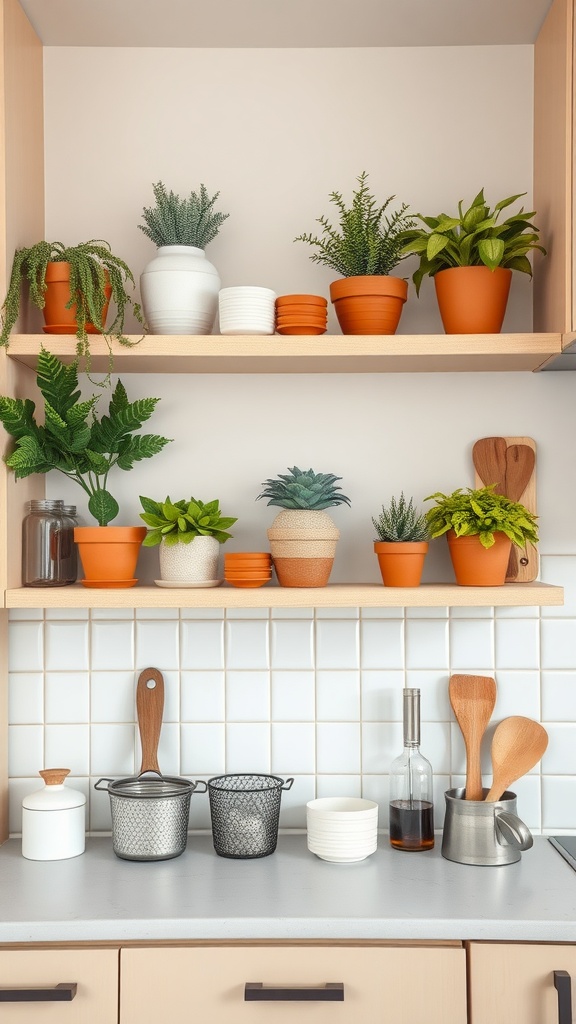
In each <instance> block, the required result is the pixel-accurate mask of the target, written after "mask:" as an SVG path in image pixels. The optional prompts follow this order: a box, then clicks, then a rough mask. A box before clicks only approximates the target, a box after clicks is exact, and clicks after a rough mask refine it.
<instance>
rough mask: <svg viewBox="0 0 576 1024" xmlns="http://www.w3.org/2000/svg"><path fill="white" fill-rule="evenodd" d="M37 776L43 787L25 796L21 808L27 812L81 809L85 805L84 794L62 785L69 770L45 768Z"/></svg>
mask: <svg viewBox="0 0 576 1024" xmlns="http://www.w3.org/2000/svg"><path fill="white" fill-rule="evenodd" d="M39 774H40V775H41V776H42V778H43V779H44V782H45V785H44V786H43V787H42V789H37V790H35V791H34V793H29V794H28V796H25V797H24V799H23V800H22V807H24V808H26V809H27V810H29V811H61V810H65V809H66V808H68V807H83V806H84V804H85V803H86V797H85V796H84V793H81V792H80V791H79V790H77V789H70V788H69V787H68V786H65V785H64V779H65V778H66V776H67V775H69V774H70V769H69V768H46V769H45V770H44V771H42V772H39Z"/></svg>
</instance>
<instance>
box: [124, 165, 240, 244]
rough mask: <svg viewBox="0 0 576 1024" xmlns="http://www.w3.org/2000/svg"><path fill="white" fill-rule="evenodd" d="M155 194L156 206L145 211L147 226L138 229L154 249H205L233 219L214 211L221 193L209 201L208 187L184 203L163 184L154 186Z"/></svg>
mask: <svg viewBox="0 0 576 1024" xmlns="http://www.w3.org/2000/svg"><path fill="white" fill-rule="evenodd" d="M152 190H153V192H154V198H155V200H156V206H150V207H146V206H145V207H144V210H143V212H142V217H143V219H144V221H145V224H139V225H138V227H139V228H140V230H141V231H143V232H144V234H145V235H147V237H148V238H150V239H151V241H152V242H154V245H157V246H161V245H193V246H195V247H196V248H198V249H205V248H206V246H207V245H208V243H209V242H211V241H212V240H213V239H214V238H216V235H217V234H218V232H219V230H220V228H221V226H222V224H223V223H224V221H225V220H226V218H227V217H229V216H230V214H229V213H220V212H219V211H217V210H214V209H213V207H214V203H215V202H216V200H217V199H218V196H219V195H220V193H219V192H215V194H214V195H213V196H212V197H210V196H209V195H208V191H207V189H206V186H205V185H200V192H199V193H198V192H190V195H189V196H188V197H187V198H184V199H183V198H181V197H180V196H178V195H176V193H175V192H172V191H170V192H167V190H166V186H165V185H164V183H163V182H162V181H157V182H156V183H155V184H153V185H152Z"/></svg>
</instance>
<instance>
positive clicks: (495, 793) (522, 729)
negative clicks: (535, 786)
mask: <svg viewBox="0 0 576 1024" xmlns="http://www.w3.org/2000/svg"><path fill="white" fill-rule="evenodd" d="M547 746H548V733H547V732H546V729H545V728H544V726H543V725H540V723H539V722H534V721H533V720H532V719H531V718H524V717H523V716H522V715H511V716H510V718H504V719H503V720H502V721H501V722H500V723H499V725H497V726H496V729H495V732H494V736H493V737H492V771H493V779H492V787H491V789H490V790H489V792H488V795H487V797H486V799H487V800H499V799H500V797H501V796H502V794H503V793H505V792H506V790H507V789H508V787H509V786H511V785H512V783H513V782H516V779H519V778H521V776H522V775H525V774H526V772H529V771H530V769H531V768H533V767H534V765H535V764H538V761H539V760H540V758H541V757H542V754H543V753H544V751H545V750H546V747H547Z"/></svg>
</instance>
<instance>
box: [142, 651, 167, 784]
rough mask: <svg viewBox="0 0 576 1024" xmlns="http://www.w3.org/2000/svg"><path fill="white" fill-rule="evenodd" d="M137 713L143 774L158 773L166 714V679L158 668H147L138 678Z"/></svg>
mask: <svg viewBox="0 0 576 1024" xmlns="http://www.w3.org/2000/svg"><path fill="white" fill-rule="evenodd" d="M136 711H137V715H138V728H139V730H140V740H141V742H142V764H141V765H140V774H141V775H142V774H143V772H158V775H160V774H161V772H160V767H159V765H158V743H159V740H160V730H161V728H162V714H163V712H164V677H163V675H162V673H161V672H160V671H159V669H157V668H145V669H144V670H143V671H142V672H141V673H140V675H139V677H138V685H137V687H136Z"/></svg>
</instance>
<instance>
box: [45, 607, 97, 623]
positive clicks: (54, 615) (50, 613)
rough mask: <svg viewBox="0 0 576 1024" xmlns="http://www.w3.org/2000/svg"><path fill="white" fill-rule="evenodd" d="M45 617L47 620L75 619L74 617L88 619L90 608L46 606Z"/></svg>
mask: <svg viewBox="0 0 576 1024" xmlns="http://www.w3.org/2000/svg"><path fill="white" fill-rule="evenodd" d="M44 618H45V619H46V621H47V622H49V621H50V619H53V620H62V619H65V620H68V621H70V620H74V619H87V618H88V609H87V608H46V609H45V612H44Z"/></svg>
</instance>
